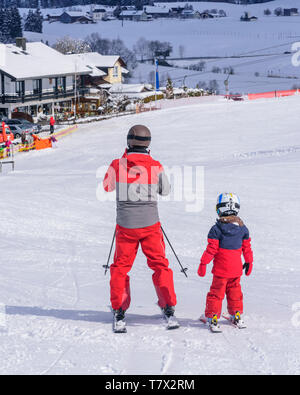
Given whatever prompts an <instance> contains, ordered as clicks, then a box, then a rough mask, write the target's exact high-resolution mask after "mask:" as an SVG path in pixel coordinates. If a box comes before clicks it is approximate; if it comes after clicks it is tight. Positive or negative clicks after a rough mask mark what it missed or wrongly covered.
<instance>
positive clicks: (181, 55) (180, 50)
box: [178, 45, 185, 58]
mask: <svg viewBox="0 0 300 395" xmlns="http://www.w3.org/2000/svg"><path fill="white" fill-rule="evenodd" d="M178 52H179V56H180V57H181V58H183V56H184V53H185V47H184V45H179V47H178Z"/></svg>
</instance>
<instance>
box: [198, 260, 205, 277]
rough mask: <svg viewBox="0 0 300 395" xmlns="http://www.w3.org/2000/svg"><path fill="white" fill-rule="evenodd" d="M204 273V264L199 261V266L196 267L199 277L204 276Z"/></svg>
mask: <svg viewBox="0 0 300 395" xmlns="http://www.w3.org/2000/svg"><path fill="white" fill-rule="evenodd" d="M205 274H206V265H203V264H202V263H200V265H199V268H198V275H199V276H200V277H204V276H205Z"/></svg>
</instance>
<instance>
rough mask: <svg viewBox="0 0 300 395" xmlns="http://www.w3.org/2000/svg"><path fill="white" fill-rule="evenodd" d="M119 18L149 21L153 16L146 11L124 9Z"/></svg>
mask: <svg viewBox="0 0 300 395" xmlns="http://www.w3.org/2000/svg"><path fill="white" fill-rule="evenodd" d="M119 19H121V20H125V21H135V22H147V21H150V20H152V16H151V15H148V14H147V13H146V12H145V11H137V10H124V11H122V12H121V13H120V15H119Z"/></svg>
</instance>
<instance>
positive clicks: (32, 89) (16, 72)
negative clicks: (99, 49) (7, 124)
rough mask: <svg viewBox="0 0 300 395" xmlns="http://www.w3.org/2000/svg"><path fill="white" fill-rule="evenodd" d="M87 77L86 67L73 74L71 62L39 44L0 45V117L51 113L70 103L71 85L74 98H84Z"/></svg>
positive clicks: (19, 42)
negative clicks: (56, 107)
mask: <svg viewBox="0 0 300 395" xmlns="http://www.w3.org/2000/svg"><path fill="white" fill-rule="evenodd" d="M89 74H90V69H89V68H88V67H86V66H83V65H80V66H79V67H78V68H77V70H75V67H74V63H73V62H72V61H71V59H70V60H69V59H68V58H67V56H66V55H63V54H61V53H60V52H57V51H56V50H54V49H52V48H50V47H49V46H47V45H45V44H43V43H41V42H34V43H26V39H21V40H18V41H17V44H16V45H13V44H0V114H2V115H5V116H8V117H10V116H11V113H12V112H13V111H17V110H18V111H21V112H25V113H28V114H30V115H34V116H35V115H37V113H38V112H41V111H45V112H46V113H52V112H53V111H54V106H56V105H59V104H64V103H65V102H69V103H70V102H72V98H73V97H74V94H75V85H77V87H76V89H77V94H80V95H84V93H85V91H86V88H85V81H84V78H85V77H86V76H88V75H89ZM75 79H76V84H75Z"/></svg>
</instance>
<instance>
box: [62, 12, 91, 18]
mask: <svg viewBox="0 0 300 395" xmlns="http://www.w3.org/2000/svg"><path fill="white" fill-rule="evenodd" d="M63 14H68V15H70V16H71V17H81V16H86V13H85V12H82V11H64V12H62V14H61V15H63Z"/></svg>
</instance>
